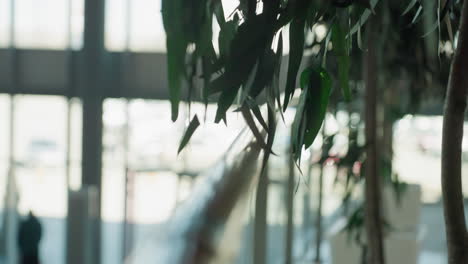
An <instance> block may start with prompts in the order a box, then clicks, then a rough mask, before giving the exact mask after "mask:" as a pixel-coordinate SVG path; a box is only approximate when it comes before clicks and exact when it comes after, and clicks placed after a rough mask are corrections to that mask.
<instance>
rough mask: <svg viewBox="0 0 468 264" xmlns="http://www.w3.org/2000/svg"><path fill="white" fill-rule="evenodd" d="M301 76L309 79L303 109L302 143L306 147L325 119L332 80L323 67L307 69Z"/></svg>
mask: <svg viewBox="0 0 468 264" xmlns="http://www.w3.org/2000/svg"><path fill="white" fill-rule="evenodd" d="M303 76H304V78H308V79H309V82H308V86H309V95H308V96H307V104H306V109H305V111H306V112H307V114H308V116H307V130H306V133H305V136H304V145H305V148H308V147H310V145H312V143H313V142H314V140H315V138H316V136H317V134H318V132H319V130H320V127H321V126H322V123H323V120H324V119H325V114H326V112H327V107H328V101H329V98H330V91H331V86H332V82H331V78H330V75H329V74H328V73H327V72H326V71H325V69H323V68H319V69H308V70H306V71H304V72H303ZM317 82H318V83H317Z"/></svg>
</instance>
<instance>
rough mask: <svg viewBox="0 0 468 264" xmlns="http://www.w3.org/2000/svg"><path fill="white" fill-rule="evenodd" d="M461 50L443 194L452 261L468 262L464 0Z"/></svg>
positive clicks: (467, 26)
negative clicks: (464, 176)
mask: <svg viewBox="0 0 468 264" xmlns="http://www.w3.org/2000/svg"><path fill="white" fill-rule="evenodd" d="M460 22H461V23H460V31H459V38H458V45H457V50H456V52H455V55H454V58H453V62H452V67H451V71H450V76H449V83H448V88H447V95H446V98H445V109H444V123H443V132H442V194H443V203H444V216H445V227H446V235H447V248H448V263H449V264H462V263H468V250H467V248H468V232H467V229H466V223H465V213H464V204H463V192H462V179H461V153H462V149H461V146H462V140H463V124H464V115H465V110H466V99H467V93H468V2H467V1H465V2H464V4H463V10H462V16H461V21H460Z"/></svg>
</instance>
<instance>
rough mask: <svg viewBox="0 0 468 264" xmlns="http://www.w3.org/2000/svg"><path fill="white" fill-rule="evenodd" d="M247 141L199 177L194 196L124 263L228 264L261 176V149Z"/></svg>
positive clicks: (234, 146) (237, 141)
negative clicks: (250, 197)
mask: <svg viewBox="0 0 468 264" xmlns="http://www.w3.org/2000/svg"><path fill="white" fill-rule="evenodd" d="M251 138H252V137H249V143H247V144H242V143H243V142H242V141H241V138H238V139H236V141H235V142H234V144H233V148H232V149H230V150H229V151H228V152H229V153H227V155H226V156H225V157H224V158H223V159H222V160H220V161H219V162H218V163H217V164H216V165H215V166H214V167H213V168H211V169H209V170H207V171H206V172H205V173H204V174H202V175H200V176H198V179H199V181H198V183H197V185H196V186H195V188H194V190H193V191H192V193H191V194H190V196H189V197H188V198H187V199H186V201H185V202H184V203H183V204H182V205H181V206H180V207H179V208H178V209H177V210H176V213H175V214H174V216H173V217H172V218H171V219H170V220H169V221H168V227H167V228H165V229H164V232H160V234H159V235H156V237H155V238H154V239H153V240H152V241H148V242H147V243H145V245H142V246H138V245H137V247H136V248H135V251H134V252H133V254H132V255H131V256H130V257H129V259H127V261H128V263H156V264H159V263H160V264H167V263H171V264H201V263H203V264H205V263H232V261H233V257H234V256H235V255H236V252H235V251H236V250H235V248H236V246H235V244H236V243H235V242H236V241H238V242H240V237H239V236H240V234H241V233H242V232H241V229H242V227H243V222H244V221H243V219H245V218H244V216H245V208H246V205H247V200H248V199H246V198H247V197H248V194H249V193H250V192H249V190H252V189H253V188H251V187H252V186H253V183H254V182H256V181H257V180H258V175H259V171H258V167H259V166H258V163H259V155H260V150H261V147H260V145H259V144H257V143H256V142H255V141H253V140H252V139H251ZM239 147H240V148H239ZM236 236H237V239H236V238H235V237H236ZM238 244H239V243H238ZM237 246H239V245H237Z"/></svg>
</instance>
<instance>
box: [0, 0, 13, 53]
mask: <svg viewBox="0 0 468 264" xmlns="http://www.w3.org/2000/svg"><path fill="white" fill-rule="evenodd" d="M10 11H11V0H0V47H7V46H9V45H10V43H11V40H10V27H11V23H10V20H11V12H10Z"/></svg>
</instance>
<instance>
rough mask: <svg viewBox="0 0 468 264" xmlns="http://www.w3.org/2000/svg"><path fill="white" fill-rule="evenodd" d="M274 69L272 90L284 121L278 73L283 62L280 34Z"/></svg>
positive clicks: (281, 37) (280, 35) (281, 36)
mask: <svg viewBox="0 0 468 264" xmlns="http://www.w3.org/2000/svg"><path fill="white" fill-rule="evenodd" d="M276 56H277V57H276V68H275V75H274V76H273V83H272V86H273V90H274V92H275V97H276V103H277V104H278V108H279V112H280V115H281V118H282V119H283V121H284V120H285V119H284V115H283V111H282V109H283V106H282V104H281V92H280V73H281V62H282V60H283V34H282V32H280V33H279V37H278V47H277V48H276Z"/></svg>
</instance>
